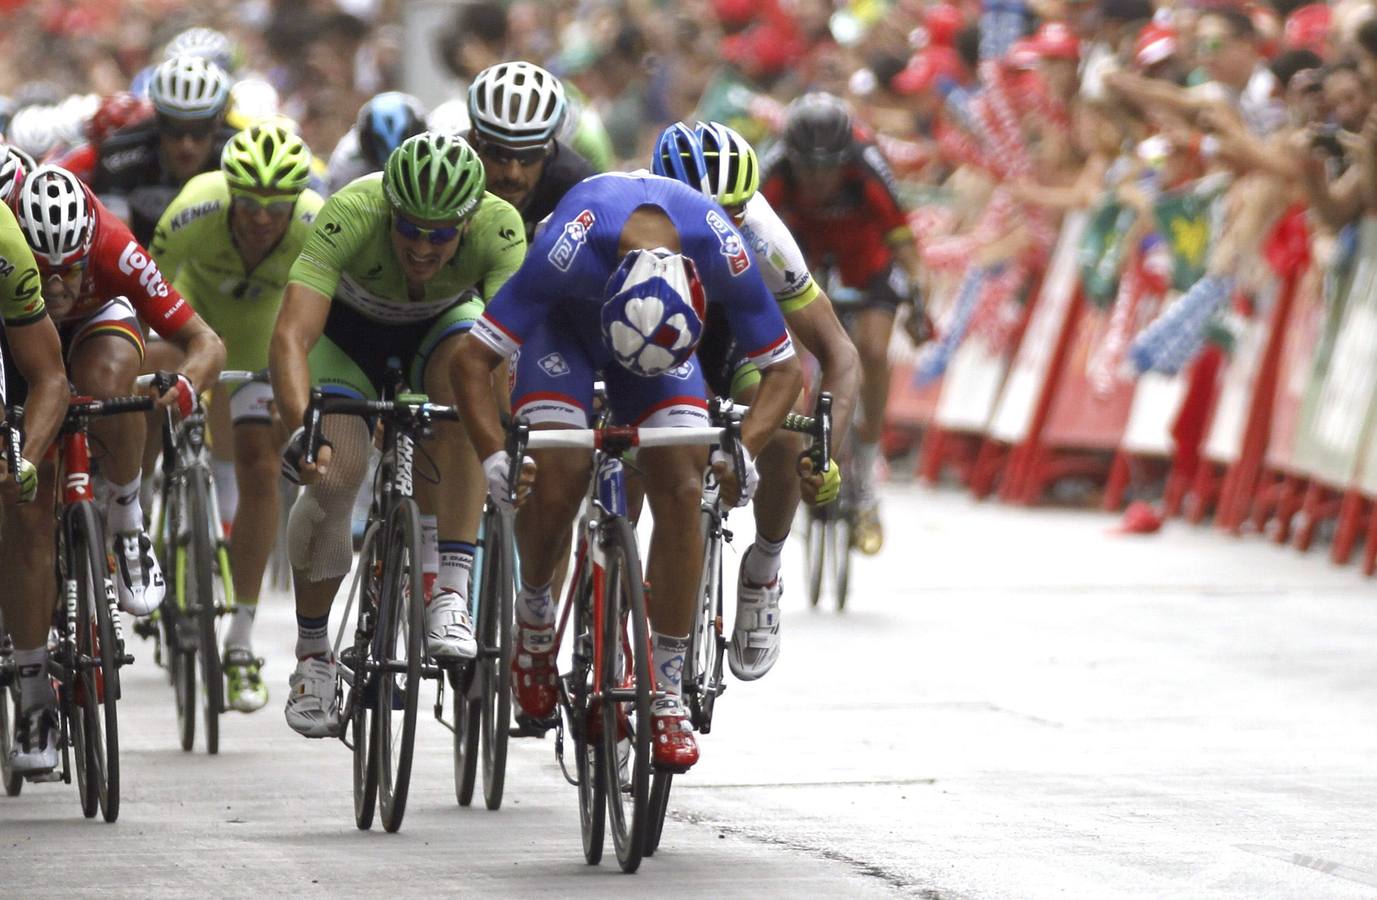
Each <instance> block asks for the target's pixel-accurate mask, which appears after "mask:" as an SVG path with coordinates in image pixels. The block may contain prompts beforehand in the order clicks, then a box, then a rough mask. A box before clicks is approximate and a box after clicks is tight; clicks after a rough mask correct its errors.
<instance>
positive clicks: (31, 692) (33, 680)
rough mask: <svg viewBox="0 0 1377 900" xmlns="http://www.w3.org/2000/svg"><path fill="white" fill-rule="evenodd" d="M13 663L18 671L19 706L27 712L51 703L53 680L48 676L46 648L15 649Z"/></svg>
mask: <svg viewBox="0 0 1377 900" xmlns="http://www.w3.org/2000/svg"><path fill="white" fill-rule="evenodd" d="M14 665H15V668H16V669H17V670H18V672H19V708H20V709H21V710H23V711H25V712H27V711H28V710H31V709H33V708H34V707H35V706H46V705H47V704H49V703H51V702H52V699H53V682H52V679H50V678H49V677H48V648H47V647H39V648H38V649H37V650H16V651H14ZM0 702H3V701H0Z"/></svg>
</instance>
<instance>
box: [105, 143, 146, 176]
mask: <svg viewBox="0 0 1377 900" xmlns="http://www.w3.org/2000/svg"><path fill="white" fill-rule="evenodd" d="M146 159H148V152H147V151H146V150H144V149H143V148H142V147H135V148H134V149H133V150H121V151H119V152H117V153H111V154H110V155H109V156H106V157H105V158H104V159H102V160H101V164H102V165H103V166H104V167H105V169H106V171H109V172H118V171H120V170H121V169H132V168H134V167H135V166H139V165H142V164H143V163H144V161H145V160H146Z"/></svg>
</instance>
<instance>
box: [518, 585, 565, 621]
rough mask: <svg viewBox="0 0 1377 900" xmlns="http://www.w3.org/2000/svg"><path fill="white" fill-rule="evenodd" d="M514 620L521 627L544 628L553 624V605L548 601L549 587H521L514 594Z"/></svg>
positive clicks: (552, 602)
mask: <svg viewBox="0 0 1377 900" xmlns="http://www.w3.org/2000/svg"><path fill="white" fill-rule="evenodd" d="M516 618H517V621H518V622H520V623H521V624H522V625H528V626H530V627H532V628H544V627H545V626H547V625H553V624H554V623H555V604H554V601H553V600H551V599H550V586H549V585H548V584H547V585H545V586H544V587H538V588H531V587H527V586H526V585H524V584H523V585H522V586H521V590H519V591H517V594H516Z"/></svg>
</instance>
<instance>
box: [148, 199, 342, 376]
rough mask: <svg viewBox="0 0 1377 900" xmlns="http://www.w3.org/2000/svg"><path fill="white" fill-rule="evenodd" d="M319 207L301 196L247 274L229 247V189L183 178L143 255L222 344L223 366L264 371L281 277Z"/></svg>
mask: <svg viewBox="0 0 1377 900" xmlns="http://www.w3.org/2000/svg"><path fill="white" fill-rule="evenodd" d="M323 202H324V201H323V200H321V199H320V195H319V194H317V193H316V192H315V191H311V190H307V191H303V192H302V193H301V196H300V197H298V198H297V201H296V207H295V208H294V209H293V210H292V221H291V225H289V226H288V228H287V233H286V234H284V235H283V236H282V239H281V240H280V241H278V243H277V246H275V247H274V248H273V249H272V251H271V252H270V253H269V254H268V255H267V256H266V257H265V258H264V259H263V260H262V262H260V263H259V264H258V265H257V266H255V267H254V268H253V271H248V270H246V269H245V268H244V261H243V259H242V258H241V257H240V255H239V249H238V247H236V246H235V243H234V235H233V234H232V233H231V231H230V223H229V208H230V192H229V185H228V183H227V182H226V181H225V176H224V175H223V174H221V173H220V172H206V173H204V174H202V175H197V176H196V177H195V178H193V179H191V180H190V181H188V182H187V183H186V187H184V188H183V189H182V192H181V193H180V194H178V195H177V198H176V199H175V200H173V201H172V204H171V205H170V206H168V208H167V210H166V211H165V212H164V213H163V215H162V218H161V219H160V220H159V221H158V227H157V229H156V230H155V231H154V232H153V243H152V244H151V245H150V246H149V252H150V253H151V254H152V255H153V258H154V259H155V260H157V263H158V266H159V267H160V268H161V269H162V271H163V275H164V276H166V277H167V278H168V279H169V280H170V281H171V282H172V285H173V287H175V288H176V289H177V291H178V292H179V293H180V294H181V295H182V296H183V297H185V298H186V300H187V302H188V303H190V304H191V307H192V309H194V310H196V312H197V313H199V314H200V316H201V318H203V319H205V320H206V323H207V324H208V325H210V327H211V328H213V329H215V333H216V334H218V335H220V338H221V339H222V340H223V341H224V342H225V349H226V351H227V358H226V363H225V365H226V368H230V369H247V370H249V371H254V372H256V371H258V370H260V369H265V368H267V366H268V342H269V340H270V339H271V337H272V331H273V324H274V323H275V322H276V321H277V310H278V307H280V306H281V305H282V292H283V290H284V289H285V288H286V287H287V275H288V273H290V272H291V269H292V264H293V263H294V262H296V258H297V255H298V254H299V253H300V252H301V248H302V246H303V245H304V244H305V243H306V239H307V238H308V237H309V236H310V234H311V228H312V223H313V222H314V221H315V217H316V213H317V212H319V211H320V207H321V204H322V203H323Z"/></svg>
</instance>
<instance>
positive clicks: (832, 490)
mask: <svg viewBox="0 0 1377 900" xmlns="http://www.w3.org/2000/svg"><path fill="white" fill-rule="evenodd" d="M798 474H799V488H800V490H801V492H802V494H803V500H804V502H806V503H807V504H808V505H809V506H826V505H827V504H829V503H831V502H832V501H834V500H836V499H837V495H838V494H840V493H841V467H840V466H838V465H837V461H836V460H835V459H831V460H828V462H827V471H826V472H815V471H814V470H813V457H811V456H809V455H808V454H807V453H804V454H802V455H801V456H799V458H798Z"/></svg>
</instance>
